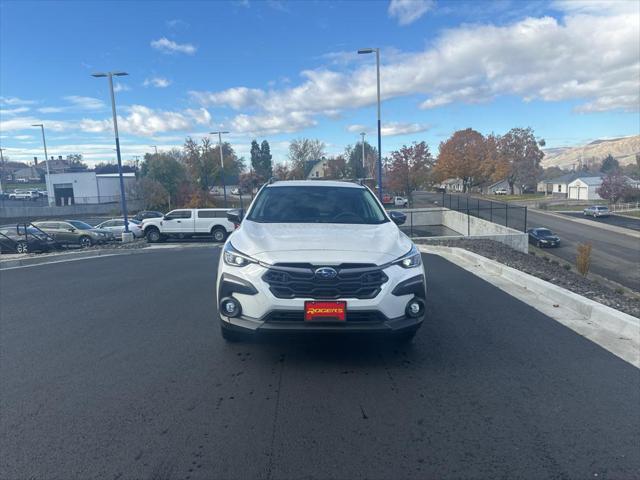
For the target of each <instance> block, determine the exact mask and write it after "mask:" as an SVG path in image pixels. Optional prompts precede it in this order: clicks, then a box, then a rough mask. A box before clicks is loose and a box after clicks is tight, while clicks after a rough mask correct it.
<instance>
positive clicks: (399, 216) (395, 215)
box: [389, 211, 407, 225]
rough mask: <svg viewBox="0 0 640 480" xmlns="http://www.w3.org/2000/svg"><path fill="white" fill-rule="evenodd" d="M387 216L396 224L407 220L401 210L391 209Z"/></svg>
mask: <svg viewBox="0 0 640 480" xmlns="http://www.w3.org/2000/svg"><path fill="white" fill-rule="evenodd" d="M389 216H390V217H391V220H393V223H395V224H396V225H402V224H404V222H406V221H407V216H406V215H405V214H404V213H402V212H396V211H391V212H389Z"/></svg>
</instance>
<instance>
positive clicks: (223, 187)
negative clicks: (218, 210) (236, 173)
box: [209, 132, 229, 208]
mask: <svg viewBox="0 0 640 480" xmlns="http://www.w3.org/2000/svg"><path fill="white" fill-rule="evenodd" d="M223 133H229V132H209V135H216V134H217V135H218V145H220V167H221V168H220V176H221V177H222V193H223V195H224V208H227V185H226V184H225V183H224V154H223V153H222V134H223Z"/></svg>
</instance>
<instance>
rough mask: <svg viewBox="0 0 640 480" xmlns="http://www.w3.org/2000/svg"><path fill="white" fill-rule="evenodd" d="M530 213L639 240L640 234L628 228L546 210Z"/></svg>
mask: <svg viewBox="0 0 640 480" xmlns="http://www.w3.org/2000/svg"><path fill="white" fill-rule="evenodd" d="M529 210H530V211H532V212H535V213H540V214H542V215H550V216H552V217H556V218H560V219H562V220H567V221H569V222H574V223H581V224H582V225H589V226H591V227H596V228H601V229H602V230H608V231H610V232H615V233H620V234H622V235H627V236H629V237H632V238H640V232H636V231H634V230H631V229H629V228H624V227H618V226H616V225H607V224H606V223H598V222H594V221H593V220H586V219H584V218H575V217H571V216H569V215H562V214H560V213H555V212H549V211H548V210H540V209H537V208H531V207H530V208H529Z"/></svg>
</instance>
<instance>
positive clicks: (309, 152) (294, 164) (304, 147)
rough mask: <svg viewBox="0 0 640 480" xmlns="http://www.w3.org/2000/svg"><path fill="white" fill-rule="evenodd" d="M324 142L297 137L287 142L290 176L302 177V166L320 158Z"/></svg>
mask: <svg viewBox="0 0 640 480" xmlns="http://www.w3.org/2000/svg"><path fill="white" fill-rule="evenodd" d="M325 147H326V146H325V144H324V142H321V141H320V140H317V139H309V138H298V139H295V140H292V141H291V143H290V144H289V160H290V162H291V172H290V174H291V176H292V177H293V178H300V179H301V178H303V177H304V167H305V165H306V163H307V162H309V161H312V160H320V159H321V158H322V157H323V156H325Z"/></svg>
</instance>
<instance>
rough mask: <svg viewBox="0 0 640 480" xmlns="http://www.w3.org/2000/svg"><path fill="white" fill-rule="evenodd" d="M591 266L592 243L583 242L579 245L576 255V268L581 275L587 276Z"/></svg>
mask: <svg viewBox="0 0 640 480" xmlns="http://www.w3.org/2000/svg"><path fill="white" fill-rule="evenodd" d="M589 267H591V244H590V243H581V244H579V245H578V254H577V255H576V268H577V269H578V272H580V274H581V275H583V276H585V277H586V276H587V273H589Z"/></svg>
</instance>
